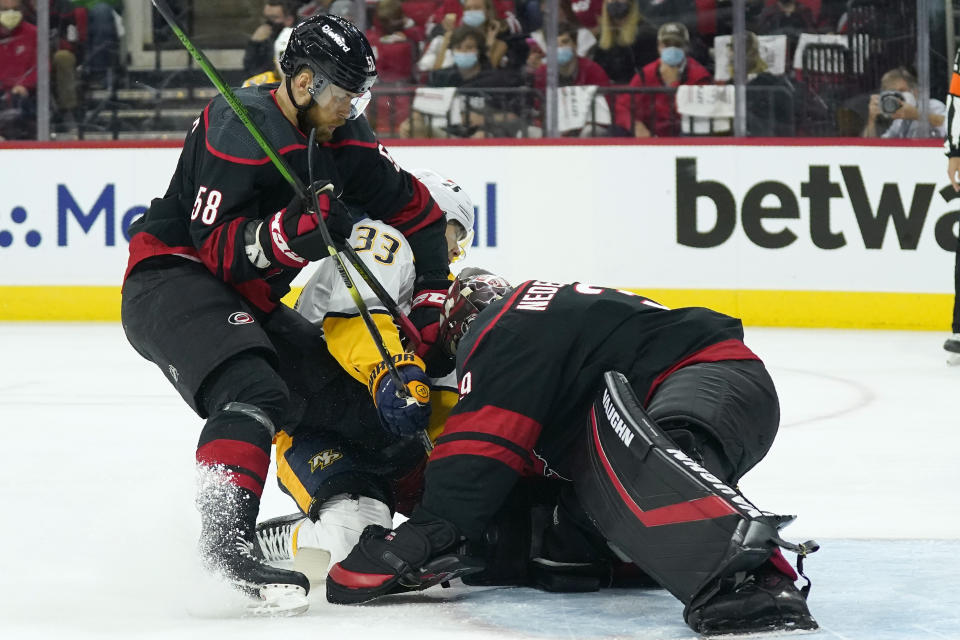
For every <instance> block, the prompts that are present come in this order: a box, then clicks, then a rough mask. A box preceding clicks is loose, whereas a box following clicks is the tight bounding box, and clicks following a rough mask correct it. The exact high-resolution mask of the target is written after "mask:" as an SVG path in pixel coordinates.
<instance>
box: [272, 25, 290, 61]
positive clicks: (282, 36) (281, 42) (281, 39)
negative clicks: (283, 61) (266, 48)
mask: <svg viewBox="0 0 960 640" xmlns="http://www.w3.org/2000/svg"><path fill="white" fill-rule="evenodd" d="M292 33H293V27H284V28H283V29H281V30H280V33H278V34H277V39H276V40H274V41H273V63H274V64H275V65H277V69H279V68H280V58H281V57H282V56H283V52H284V51H286V50H287V43H288V42H290V34H292Z"/></svg>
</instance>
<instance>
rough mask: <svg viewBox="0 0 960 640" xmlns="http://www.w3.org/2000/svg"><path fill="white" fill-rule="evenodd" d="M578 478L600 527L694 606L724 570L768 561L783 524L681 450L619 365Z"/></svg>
mask: <svg viewBox="0 0 960 640" xmlns="http://www.w3.org/2000/svg"><path fill="white" fill-rule="evenodd" d="M574 486H575V488H576V492H577V496H578V497H579V500H580V503H581V504H582V505H583V506H584V508H585V509H586V511H587V513H588V514H589V515H590V517H591V519H592V520H593V521H594V522H595V523H596V525H597V528H598V529H599V530H600V532H601V533H602V534H603V536H604V537H605V538H606V539H607V540H608V541H609V542H610V543H612V544H614V545H616V547H617V548H618V549H620V550H621V551H622V552H623V553H624V554H625V555H627V556H628V557H629V558H630V559H631V560H632V561H633V562H634V563H635V564H636V565H637V566H639V567H640V568H641V569H642V570H643V571H644V572H646V573H648V574H649V575H650V576H651V577H653V578H654V579H655V580H656V581H657V582H658V583H659V584H660V585H661V586H663V587H664V588H666V589H667V590H668V591H670V593H672V594H673V595H674V596H676V597H677V598H678V599H679V600H680V601H681V602H683V603H684V604H685V605H688V608H689V605H691V603H694V602H701V601H702V600H703V599H704V598H708V597H709V596H711V595H713V593H714V592H715V587H714V586H713V585H715V583H716V582H717V580H716V579H717V578H718V576H725V575H730V574H732V573H735V572H738V571H748V570H750V569H753V568H755V567H757V566H759V565H761V564H762V563H763V562H764V561H766V560H767V559H768V558H769V557H770V555H771V553H772V552H773V549H774V548H775V543H774V542H773V541H772V540H773V539H774V538H777V529H778V528H779V527H780V526H782V525H783V524H784V522H783V519H782V518H777V517H775V516H765V515H764V514H762V513H761V512H760V511H759V510H757V509H756V508H755V507H754V506H753V505H752V504H751V503H750V502H749V501H748V500H747V499H746V498H744V497H743V496H742V495H740V493H739V492H737V491H735V490H734V489H732V488H731V487H729V486H727V485H725V484H724V483H722V482H721V481H720V480H719V479H718V478H717V477H716V476H715V475H713V474H711V473H710V472H709V471H707V470H706V469H705V468H704V467H702V466H700V465H699V464H697V463H696V462H694V461H693V460H691V459H690V457H689V456H687V455H686V454H685V453H683V451H681V450H680V449H679V448H678V447H677V446H676V445H675V444H674V443H673V442H672V441H671V440H670V439H669V438H668V437H667V436H666V435H664V433H663V431H661V430H660V429H659V428H658V427H657V425H656V423H654V421H653V420H652V419H650V418H649V416H648V415H647V414H646V412H645V411H644V410H643V408H642V407H641V405H640V403H639V401H638V400H637V398H636V396H635V395H634V393H633V390H632V389H631V388H630V385H629V383H628V382H627V379H626V378H625V377H624V376H623V375H621V374H619V373H616V372H608V373H606V374H605V375H604V385H603V389H602V390H601V391H600V393H599V394H598V396H597V398H596V400H595V401H594V403H593V406H592V407H591V410H590V415H589V423H588V429H587V430H586V447H585V455H584V456H582V458H581V460H580V464H578V466H577V468H576V470H575V472H574Z"/></svg>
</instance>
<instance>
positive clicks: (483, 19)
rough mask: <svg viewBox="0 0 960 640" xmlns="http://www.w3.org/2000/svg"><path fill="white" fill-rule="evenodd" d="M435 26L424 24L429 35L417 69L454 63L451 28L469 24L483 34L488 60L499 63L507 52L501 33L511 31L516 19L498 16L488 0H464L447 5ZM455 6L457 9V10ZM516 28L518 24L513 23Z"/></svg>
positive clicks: (429, 69) (498, 65) (427, 68)
mask: <svg viewBox="0 0 960 640" xmlns="http://www.w3.org/2000/svg"><path fill="white" fill-rule="evenodd" d="M444 8H446V9H450V10H448V11H447V13H445V14H443V18H442V19H440V20H439V23H438V24H437V26H433V27H431V25H430V23H428V25H427V29H428V33H429V34H431V35H433V38H432V39H431V40H430V44H429V45H427V49H426V51H424V52H423V55H422V56H421V57H420V60H418V61H417V68H418V69H420V71H424V72H430V71H436V70H437V69H449V68H450V67H452V66H454V65H455V64H456V63H455V62H454V59H453V56H452V55H451V46H452V39H453V34H454V32H455V31H456V30H457V29H458V28H460V27H470V28H473V29H476V30H478V31H479V32H480V33H482V34H483V42H482V46H483V52H484V54H485V55H486V57H487V59H488V60H489V61H490V64H491V65H492V66H493V67H494V68H497V67H500V66H501V62H503V61H504V55H505V54H506V53H507V43H506V42H505V41H504V39H503V38H504V37H506V35H507V34H509V33H511V32H513V31H514V28H513V26H512V24H513V23H516V20H515V19H513V20H512V21H511V20H510V19H509V18H510V16H508V19H505V20H501V19H500V18H499V17H498V16H497V10H496V8H495V7H494V5H493V1H492V0H464V1H463V6H462V7H449V6H447V5H444ZM457 9H459V11H457ZM517 28H519V26H517Z"/></svg>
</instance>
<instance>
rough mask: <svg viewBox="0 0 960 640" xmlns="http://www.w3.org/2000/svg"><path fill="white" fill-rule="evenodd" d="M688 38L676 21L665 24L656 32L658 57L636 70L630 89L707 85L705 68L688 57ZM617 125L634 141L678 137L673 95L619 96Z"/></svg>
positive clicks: (709, 80)
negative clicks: (652, 137)
mask: <svg viewBox="0 0 960 640" xmlns="http://www.w3.org/2000/svg"><path fill="white" fill-rule="evenodd" d="M689 44H690V35H689V32H688V31H687V28H686V27H685V26H683V25H682V24H680V23H679V22H668V23H666V24H665V25H663V26H661V27H660V30H659V31H658V32H657V49H658V50H659V51H660V58H659V59H657V60H654V61H653V62H651V63H650V64H648V65H646V66H644V67H643V68H641V69H639V70H638V71H637V73H636V75H634V76H633V79H632V80H630V86H631V87H637V88H647V87H649V88H661V89H662V88H676V87H678V86H680V85H681V84H710V83H711V82H713V78H712V77H711V75H710V72H709V71H707V70H706V68H705V67H704V66H703V65H702V64H700V63H699V62H697V61H696V60H694V59H693V58H691V57H689V56H688V55H687V49H688V46H689ZM616 124H617V126H619V127H621V128H623V129H625V130H626V131H628V132H631V133H632V134H633V135H634V136H635V137H637V138H649V137H651V136H658V137H666V136H676V135H679V134H680V118H679V116H678V115H677V109H676V103H675V100H674V96H673V93H672V92H664V91H659V92H649V93H622V94H620V95H618V96H617V100H616Z"/></svg>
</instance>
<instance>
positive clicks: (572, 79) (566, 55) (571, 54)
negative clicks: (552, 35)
mask: <svg viewBox="0 0 960 640" xmlns="http://www.w3.org/2000/svg"><path fill="white" fill-rule="evenodd" d="M578 37H580V31H579V29H578V27H577V25H575V24H573V23H570V22H561V23H560V24H559V25H557V75H558V78H557V80H558V81H559V83H560V86H562V87H566V86H572V85H596V86H599V87H609V86H610V78H609V77H608V76H607V72H606V71H604V70H603V67H601V66H600V65H599V64H597V63H596V62H594V61H593V60H591V59H590V58H585V57H583V56H581V55H578V53H577V51H578V50H579V47H578V46H577V38H578ZM539 57H540V59H541V61H542V62H541V64H540V65H539V66H538V67H537V68H536V69H535V70H534V72H533V87H534V88H535V89H544V88H545V87H546V86H547V65H546V62H545V61H543V55H542V53H541V55H540V56H539ZM528 67H529V65H528ZM611 106H613V105H611Z"/></svg>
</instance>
